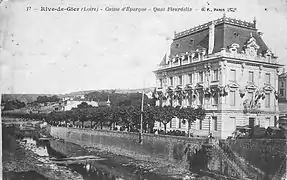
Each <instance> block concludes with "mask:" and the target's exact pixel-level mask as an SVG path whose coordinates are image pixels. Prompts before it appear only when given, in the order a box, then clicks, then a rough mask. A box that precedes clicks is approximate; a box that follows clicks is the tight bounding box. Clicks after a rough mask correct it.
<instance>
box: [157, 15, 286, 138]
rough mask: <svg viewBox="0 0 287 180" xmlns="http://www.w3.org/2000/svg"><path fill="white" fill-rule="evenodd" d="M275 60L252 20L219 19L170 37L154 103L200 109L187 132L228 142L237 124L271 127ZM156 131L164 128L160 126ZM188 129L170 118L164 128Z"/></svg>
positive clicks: (275, 109) (275, 89) (275, 88)
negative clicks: (202, 114) (203, 114)
mask: <svg viewBox="0 0 287 180" xmlns="http://www.w3.org/2000/svg"><path fill="white" fill-rule="evenodd" d="M280 67H282V65H280V64H279V63H278V60H277V57H276V56H275V55H274V54H273V53H272V52H271V51H270V49H269V48H268V47H267V46H266V44H265V43H264V41H263V40H262V33H261V32H259V31H258V30H257V29H256V21H255V20H254V21H253V22H246V21H242V20H237V19H233V18H227V17H225V16H224V17H222V18H220V19H217V20H213V21H211V22H208V23H205V24H202V25H200V26H197V27H194V28H191V29H188V30H186V31H183V32H179V33H175V35H174V39H173V42H172V44H171V45H170V49H169V52H167V54H166V55H165V56H164V58H163V60H162V61H161V63H160V65H159V67H158V69H157V70H156V71H155V75H156V78H157V91H156V92H157V93H156V95H157V105H172V106H178V105H179V106H184V107H186V106H192V107H197V106H198V105H202V106H203V108H205V109H206V112H207V115H206V118H205V119H204V120H197V121H196V122H194V123H193V124H192V130H191V131H192V133H193V134H195V135H199V136H206V135H208V134H209V133H212V134H213V136H216V137H220V138H227V137H228V136H231V135H232V133H233V132H234V130H235V128H236V126H245V125H248V126H250V127H254V126H255V125H259V126H262V127H268V126H274V125H275V124H276V122H277V120H278V117H279V108H278V100H277V99H278V69H279V68H280ZM155 128H156V129H160V128H163V126H162V125H161V124H160V123H158V122H157V123H156V124H155ZM171 129H173V130H174V129H178V130H187V124H183V123H182V121H180V120H178V119H173V120H172V122H171V123H170V124H169V125H168V130H171Z"/></svg>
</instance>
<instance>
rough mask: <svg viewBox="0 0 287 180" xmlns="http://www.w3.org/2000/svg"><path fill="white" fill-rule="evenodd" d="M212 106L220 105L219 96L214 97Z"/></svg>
mask: <svg viewBox="0 0 287 180" xmlns="http://www.w3.org/2000/svg"><path fill="white" fill-rule="evenodd" d="M212 105H213V106H215V105H218V94H215V96H213V98H212Z"/></svg>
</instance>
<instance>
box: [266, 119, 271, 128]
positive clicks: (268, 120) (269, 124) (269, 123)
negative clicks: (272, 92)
mask: <svg viewBox="0 0 287 180" xmlns="http://www.w3.org/2000/svg"><path fill="white" fill-rule="evenodd" d="M266 122H268V126H272V124H271V120H270V117H267V118H266Z"/></svg>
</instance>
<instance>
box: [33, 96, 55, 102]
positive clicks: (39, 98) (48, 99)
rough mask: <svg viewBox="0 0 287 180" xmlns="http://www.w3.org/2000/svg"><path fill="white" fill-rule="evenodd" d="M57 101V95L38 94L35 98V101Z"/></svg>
mask: <svg viewBox="0 0 287 180" xmlns="http://www.w3.org/2000/svg"><path fill="white" fill-rule="evenodd" d="M58 101H60V98H59V97H58V96H57V95H53V96H38V97H37V100H36V102H37V103H47V102H58Z"/></svg>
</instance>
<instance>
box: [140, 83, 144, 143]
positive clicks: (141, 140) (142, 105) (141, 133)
mask: <svg viewBox="0 0 287 180" xmlns="http://www.w3.org/2000/svg"><path fill="white" fill-rule="evenodd" d="M143 107H144V88H143V91H142V103H141V124H140V126H141V127H140V133H139V143H140V144H143Z"/></svg>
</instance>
